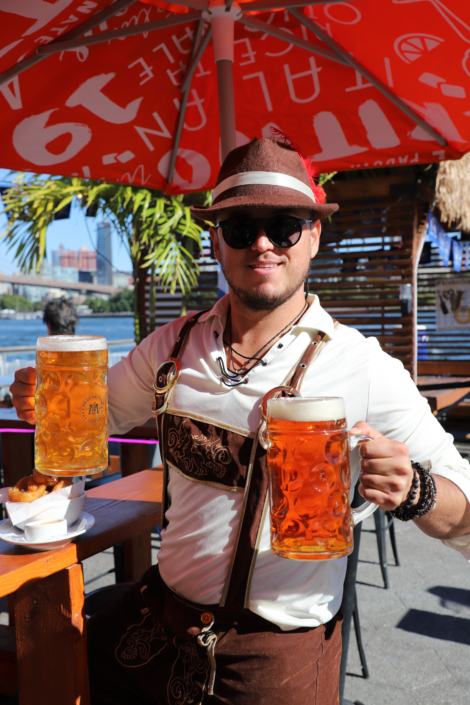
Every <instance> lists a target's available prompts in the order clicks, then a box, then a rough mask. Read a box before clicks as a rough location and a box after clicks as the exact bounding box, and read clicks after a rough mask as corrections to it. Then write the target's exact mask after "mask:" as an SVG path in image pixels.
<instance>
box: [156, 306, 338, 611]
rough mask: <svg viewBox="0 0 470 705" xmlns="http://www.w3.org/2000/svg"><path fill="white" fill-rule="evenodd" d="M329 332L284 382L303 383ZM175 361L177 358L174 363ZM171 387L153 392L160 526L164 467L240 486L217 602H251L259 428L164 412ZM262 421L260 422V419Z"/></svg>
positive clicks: (260, 500)
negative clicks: (241, 429) (245, 429)
mask: <svg viewBox="0 0 470 705" xmlns="http://www.w3.org/2000/svg"><path fill="white" fill-rule="evenodd" d="M202 313H203V312H200V313H199V314H196V316H194V317H193V318H191V319H189V320H188V321H187V322H186V323H185V325H184V326H183V328H182V330H181V332H180V335H179V337H178V339H177V341H176V344H175V346H174V348H173V350H172V352H171V357H170V359H171V360H174V361H179V359H180V357H181V354H182V351H183V349H184V346H185V344H186V343H187V340H188V337H189V334H190V330H191V328H192V326H193V325H194V324H195V323H196V322H197V320H198V318H199V316H200V315H201V314H202ZM327 339H328V336H327V335H326V334H324V333H321V332H319V333H318V335H317V336H316V337H315V339H314V340H312V341H311V343H309V345H308V347H307V348H306V350H305V351H304V353H303V355H302V357H301V359H300V360H299V361H298V363H297V364H296V365H294V366H293V368H292V369H291V371H290V372H289V374H288V375H287V376H286V379H285V381H284V382H283V385H285V384H287V385H288V386H293V387H295V388H297V389H299V387H300V386H301V384H302V381H303V378H304V376H305V373H306V371H307V368H308V366H309V365H310V363H311V362H312V361H313V359H314V358H315V357H316V356H317V355H318V353H319V352H320V350H321V348H322V347H323V345H324V344H325V342H326V341H327ZM178 364H179V362H178ZM175 371H176V364H175V363H174V362H168V363H166V368H165V366H161V368H160V369H159V374H158V379H156V384H157V386H158V387H159V388H165V387H166V385H167V384H170V383H171V378H172V377H174V375H175ZM173 389H174V386H173V387H172V389H169V390H167V391H166V392H165V393H164V394H160V395H158V394H156V402H155V409H156V414H157V427H158V435H159V440H160V450H161V454H162V461H163V467H164V500H163V512H164V513H163V516H162V525H163V526H164V527H165V526H166V525H167V522H166V519H165V512H166V510H167V508H168V506H167V498H166V494H167V493H166V487H167V484H168V467H171V468H172V469H173V470H175V471H176V472H178V473H179V474H181V475H183V476H184V477H186V478H187V479H188V480H191V481H193V482H200V483H202V484H207V485H210V486H215V487H220V488H221V489H225V490H226V491H227V490H229V491H230V490H233V491H243V492H244V498H243V504H242V508H241V513H240V519H239V524H238V531H237V537H236V541H235V544H234V549H233V552H232V557H231V562H230V567H229V571H228V574H227V579H226V582H225V586H224V591H223V595H222V599H221V601H220V606H222V607H224V606H226V607H227V608H230V609H239V610H242V611H244V610H246V609H248V607H249V592H250V586H251V579H252V575H253V570H254V565H255V561H256V555H257V548H258V544H259V539H260V534H261V527H262V517H263V516H264V514H265V513H266V511H267V490H268V480H267V463H266V451H265V450H264V449H263V448H262V446H261V445H260V444H259V442H258V436H259V428H258V432H257V433H256V436H255V438H254V439H253V438H252V434H249V435H245V434H243V435H242V434H241V433H237V432H236V430H235V429H234V430H229V429H227V428H223V427H222V426H221V427H219V426H216V425H214V424H213V423H211V422H209V421H207V420H205V419H204V418H202V417H201V416H199V415H197V414H194V417H193V416H192V415H191V414H188V415H185V416H182V415H179V414H174V413H171V412H170V413H168V412H167V411H166V409H167V407H168V404H169V402H170V399H171V395H172V392H173ZM260 425H261V422H260Z"/></svg>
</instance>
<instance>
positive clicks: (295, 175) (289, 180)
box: [191, 138, 339, 223]
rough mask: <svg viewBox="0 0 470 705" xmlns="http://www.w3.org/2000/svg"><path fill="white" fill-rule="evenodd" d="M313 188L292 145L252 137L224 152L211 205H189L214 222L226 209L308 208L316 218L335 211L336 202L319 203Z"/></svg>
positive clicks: (194, 211) (203, 217)
mask: <svg viewBox="0 0 470 705" xmlns="http://www.w3.org/2000/svg"><path fill="white" fill-rule="evenodd" d="M314 191H315V190H312V186H311V183H310V179H309V177H308V174H307V170H306V168H305V166H304V163H303V161H302V159H301V157H300V156H299V154H298V153H297V152H296V151H295V150H294V149H292V147H290V146H288V145H286V144H283V143H282V142H277V141H276V140H274V139H269V138H267V139H254V140H253V141H252V142H249V143H248V144H245V145H243V146H242V147H237V148H236V149H233V150H232V151H231V152H230V153H229V154H228V155H227V157H226V159H225V161H224V163H223V164H222V166H221V169H220V172H219V176H218V178H217V185H216V187H215V189H214V191H213V194H212V199H213V201H212V206H192V207H191V213H192V214H193V215H194V216H195V217H196V218H199V219H200V220H207V221H209V222H211V223H215V222H216V220H217V213H218V212H219V211H221V210H226V209H229V208H230V210H242V209H243V208H246V207H251V208H253V207H257V208H263V207H268V208H279V209H282V210H285V209H286V208H288V209H293V208H307V209H308V210H310V212H311V214H312V215H313V216H314V217H317V218H325V217H326V216H328V215H331V214H332V213H334V212H335V211H337V210H338V208H339V206H338V204H337V203H328V204H326V203H319V202H318V201H319V198H318V195H317V194H316V193H315V192H314Z"/></svg>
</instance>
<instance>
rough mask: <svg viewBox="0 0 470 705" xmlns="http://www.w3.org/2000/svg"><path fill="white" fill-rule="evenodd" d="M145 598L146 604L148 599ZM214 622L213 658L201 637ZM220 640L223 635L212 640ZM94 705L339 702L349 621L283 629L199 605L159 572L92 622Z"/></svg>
mask: <svg viewBox="0 0 470 705" xmlns="http://www.w3.org/2000/svg"><path fill="white" fill-rule="evenodd" d="M144 596H145V600H144ZM209 615H210V616H211V617H212V618H213V619H214V623H213V625H212V626H211V628H210V633H214V634H215V635H216V636H217V642H216V645H215V652H214V656H215V680H214V681H213V694H212V695H208V692H207V691H208V689H210V683H211V681H212V677H213V675H214V669H213V666H214V659H213V658H211V654H210V653H209V651H210V649H206V648H204V646H201V645H200V644H199V643H198V641H197V636H198V635H199V634H201V631H204V624H206V625H207V623H209V621H210V620H209ZM213 640H214V641H215V637H213ZM88 653H89V671H90V688H91V704H92V705H151V704H152V705H155V704H158V705H198V704H199V703H204V705H221V704H222V703H224V704H227V705H228V704H230V705H253V704H255V705H337V704H338V702H339V699H338V685H339V667H340V661H341V619H340V618H339V617H338V616H336V617H335V618H333V619H332V620H331V621H330V622H329V623H328V624H327V625H325V626H320V627H317V628H315V629H305V628H303V629H296V630H295V631H289V632H283V631H281V629H279V627H277V626H276V625H274V624H272V623H271V622H268V621H266V620H265V619H263V618H261V617H259V616H258V615H255V614H253V613H251V612H248V611H244V612H242V613H240V612H238V613H234V612H232V613H230V612H228V611H227V610H226V609H223V608H220V607H217V606H212V605H207V606H206V605H192V603H188V602H186V601H182V600H181V599H180V598H178V596H175V595H174V593H172V591H171V590H169V589H168V588H167V587H166V585H165V584H164V583H163V581H162V580H161V578H160V576H159V573H158V569H157V567H156V566H154V567H153V568H151V569H150V571H148V572H147V574H146V575H145V576H144V578H143V580H142V582H141V583H137V584H136V585H135V586H133V587H132V589H131V590H130V591H129V592H128V593H127V594H126V595H124V597H123V598H122V599H120V600H119V601H118V602H116V603H114V604H111V605H110V606H109V607H107V608H105V609H104V610H102V611H101V612H99V613H98V614H97V615H96V616H95V617H93V618H92V619H91V620H89V623H88Z"/></svg>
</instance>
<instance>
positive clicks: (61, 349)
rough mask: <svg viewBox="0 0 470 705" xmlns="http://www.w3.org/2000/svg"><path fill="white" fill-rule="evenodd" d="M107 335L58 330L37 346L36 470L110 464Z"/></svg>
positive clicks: (70, 471) (88, 471)
mask: <svg viewBox="0 0 470 705" xmlns="http://www.w3.org/2000/svg"><path fill="white" fill-rule="evenodd" d="M107 374H108V349H107V343H106V338H102V337H100V336H94V335H75V336H66V335H53V336H44V337H41V338H38V342H37V347H36V376H37V377H36V397H35V400H36V436H35V464H36V469H37V470H38V471H39V472H42V473H44V474H46V475H58V476H62V475H63V476H72V475H93V474H95V473H98V472H102V471H103V470H104V469H105V468H106V467H107V465H108V391H107Z"/></svg>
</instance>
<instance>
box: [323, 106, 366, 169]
mask: <svg viewBox="0 0 470 705" xmlns="http://www.w3.org/2000/svg"><path fill="white" fill-rule="evenodd" d="M313 127H314V129H315V132H316V134H317V138H318V141H319V143H320V147H321V148H322V151H321V152H319V153H318V154H314V155H313V156H312V159H313V160H314V161H316V162H322V161H327V160H328V159H341V158H342V157H350V156H351V155H352V154H359V153H360V152H367V147H359V145H357V144H349V143H348V141H347V139H346V135H345V134H344V132H343V128H342V127H341V125H340V123H339V120H338V118H337V117H336V115H334V114H333V113H330V112H329V111H324V112H321V113H318V114H317V115H315V116H314V118H313Z"/></svg>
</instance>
